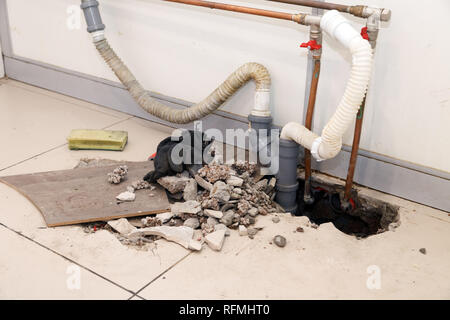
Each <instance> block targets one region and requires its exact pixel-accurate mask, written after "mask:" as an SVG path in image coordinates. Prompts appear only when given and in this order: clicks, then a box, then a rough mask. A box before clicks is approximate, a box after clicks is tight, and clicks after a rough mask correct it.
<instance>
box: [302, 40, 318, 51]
mask: <svg viewBox="0 0 450 320" xmlns="http://www.w3.org/2000/svg"><path fill="white" fill-rule="evenodd" d="M300 48H308V49H309V50H319V49H321V48H322V46H321V45H320V44H318V43H317V42H316V40H311V41H308V42H304V43H302V44H301V45H300Z"/></svg>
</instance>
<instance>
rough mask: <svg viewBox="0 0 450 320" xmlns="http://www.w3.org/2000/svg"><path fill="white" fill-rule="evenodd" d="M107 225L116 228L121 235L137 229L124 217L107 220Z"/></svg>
mask: <svg viewBox="0 0 450 320" xmlns="http://www.w3.org/2000/svg"><path fill="white" fill-rule="evenodd" d="M108 225H109V226H110V227H111V228H113V229H114V230H116V231H117V232H118V233H120V234H121V235H127V234H130V233H131V232H133V231H135V230H137V229H136V228H135V227H133V226H132V225H131V224H130V223H129V222H128V220H127V219H125V218H122V219H119V220H112V221H108Z"/></svg>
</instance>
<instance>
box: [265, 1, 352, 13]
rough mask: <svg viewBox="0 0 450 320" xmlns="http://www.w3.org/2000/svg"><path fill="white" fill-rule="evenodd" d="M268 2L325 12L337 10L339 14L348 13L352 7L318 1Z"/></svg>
mask: <svg viewBox="0 0 450 320" xmlns="http://www.w3.org/2000/svg"><path fill="white" fill-rule="evenodd" d="M269 1H272V2H283V3H290V4H298V5H300V6H305V7H311V8H318V9H325V10H337V11H340V12H350V8H351V7H352V6H346V5H343V4H334V3H328V2H320V1H314V0H269Z"/></svg>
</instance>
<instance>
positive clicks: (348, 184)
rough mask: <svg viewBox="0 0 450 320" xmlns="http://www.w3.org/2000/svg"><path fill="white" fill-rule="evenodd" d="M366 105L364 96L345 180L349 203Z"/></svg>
mask: <svg viewBox="0 0 450 320" xmlns="http://www.w3.org/2000/svg"><path fill="white" fill-rule="evenodd" d="M365 107H366V98H364V100H363V102H362V104H361V107H360V109H359V112H358V115H357V116H356V125H355V133H354V136H353V145H352V152H351V155H350V164H349V166H348V172H347V180H346V182H345V194H344V202H346V203H348V201H350V199H351V192H352V187H353V178H354V176H355V169H356V160H357V159H358V150H359V143H360V141H361V131H362V126H363V120H364V109H365Z"/></svg>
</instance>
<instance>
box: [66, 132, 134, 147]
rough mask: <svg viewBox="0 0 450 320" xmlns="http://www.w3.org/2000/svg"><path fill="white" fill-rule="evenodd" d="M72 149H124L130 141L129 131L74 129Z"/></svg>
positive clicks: (70, 139)
mask: <svg viewBox="0 0 450 320" xmlns="http://www.w3.org/2000/svg"><path fill="white" fill-rule="evenodd" d="M67 140H68V141H69V149H70V150H111V151H122V150H123V149H124V148H125V145H126V144H127V142H128V132H126V131H108V130H72V132H71V133H70V136H69V137H68V138H67Z"/></svg>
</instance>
